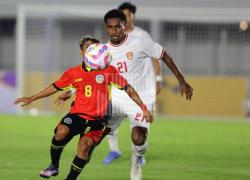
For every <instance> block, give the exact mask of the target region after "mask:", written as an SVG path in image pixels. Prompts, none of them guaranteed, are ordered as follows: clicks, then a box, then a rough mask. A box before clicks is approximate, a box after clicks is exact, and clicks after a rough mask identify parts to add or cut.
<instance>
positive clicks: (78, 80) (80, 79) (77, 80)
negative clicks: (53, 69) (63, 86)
mask: <svg viewBox="0 0 250 180" xmlns="http://www.w3.org/2000/svg"><path fill="white" fill-rule="evenodd" d="M82 80H83V79H82V78H78V79H76V80H75V82H80V81H82Z"/></svg>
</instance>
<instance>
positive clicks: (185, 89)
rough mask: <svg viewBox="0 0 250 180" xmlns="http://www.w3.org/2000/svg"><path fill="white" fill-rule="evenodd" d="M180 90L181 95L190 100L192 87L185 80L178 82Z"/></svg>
mask: <svg viewBox="0 0 250 180" xmlns="http://www.w3.org/2000/svg"><path fill="white" fill-rule="evenodd" d="M180 91H181V95H182V96H183V95H184V94H185V96H186V99H187V100H191V98H192V96H193V88H192V87H191V86H190V85H189V84H188V83H187V82H182V83H180Z"/></svg>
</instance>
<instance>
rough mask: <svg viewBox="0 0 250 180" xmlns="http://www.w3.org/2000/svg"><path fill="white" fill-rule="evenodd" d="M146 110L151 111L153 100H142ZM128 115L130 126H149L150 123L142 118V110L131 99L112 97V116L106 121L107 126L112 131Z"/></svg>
mask: <svg viewBox="0 0 250 180" xmlns="http://www.w3.org/2000/svg"><path fill="white" fill-rule="evenodd" d="M143 102H144V103H145V105H146V106H147V108H148V110H149V111H151V112H152V110H153V106H154V104H155V101H154V100H152V101H147V102H146V101H143ZM126 117H128V118H129V120H130V127H131V128H133V127H135V126H140V127H145V128H147V129H148V128H149V126H150V123H148V122H146V120H145V119H144V118H143V112H142V110H141V108H140V107H139V106H138V105H137V104H136V103H135V102H134V101H132V100H131V99H127V100H121V99H118V98H112V117H111V120H109V122H108V127H110V128H111V129H112V131H114V130H116V129H117V128H118V127H119V126H120V124H121V122H122V121H123V120H124V119H125V118H126Z"/></svg>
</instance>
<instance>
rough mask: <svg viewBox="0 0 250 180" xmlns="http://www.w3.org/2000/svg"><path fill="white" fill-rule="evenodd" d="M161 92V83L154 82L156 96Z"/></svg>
mask: <svg viewBox="0 0 250 180" xmlns="http://www.w3.org/2000/svg"><path fill="white" fill-rule="evenodd" d="M160 92H161V82H160V81H157V82H156V95H158V94H160Z"/></svg>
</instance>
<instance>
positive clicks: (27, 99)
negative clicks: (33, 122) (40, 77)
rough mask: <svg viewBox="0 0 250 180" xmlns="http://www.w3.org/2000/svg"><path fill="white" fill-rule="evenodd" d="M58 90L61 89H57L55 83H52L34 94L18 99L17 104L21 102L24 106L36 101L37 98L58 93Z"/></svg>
mask: <svg viewBox="0 0 250 180" xmlns="http://www.w3.org/2000/svg"><path fill="white" fill-rule="evenodd" d="M57 91H59V90H58V89H56V88H55V86H54V85H53V84H50V85H48V86H47V87H45V88H44V89H42V90H41V91H39V92H37V93H36V94H34V95H32V96H29V97H22V98H18V99H16V101H15V104H19V103H21V106H22V107H24V106H27V105H29V104H30V103H32V102H33V101H35V100H37V99H41V98H44V97H47V96H50V95H52V94H54V93H56V92H57Z"/></svg>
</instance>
